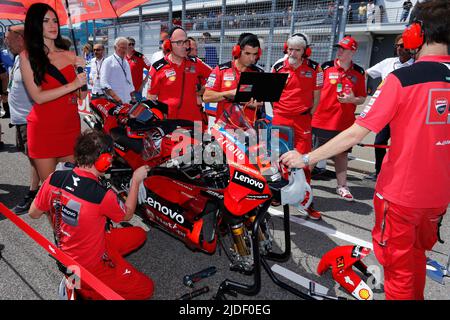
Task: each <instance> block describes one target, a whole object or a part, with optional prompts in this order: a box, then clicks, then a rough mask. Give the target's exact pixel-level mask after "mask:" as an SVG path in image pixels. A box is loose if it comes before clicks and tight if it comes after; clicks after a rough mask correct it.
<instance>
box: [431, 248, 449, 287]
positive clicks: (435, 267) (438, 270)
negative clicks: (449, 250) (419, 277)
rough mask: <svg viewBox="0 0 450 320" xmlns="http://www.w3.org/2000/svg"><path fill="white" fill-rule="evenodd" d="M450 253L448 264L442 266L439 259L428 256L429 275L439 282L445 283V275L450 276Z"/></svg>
mask: <svg viewBox="0 0 450 320" xmlns="http://www.w3.org/2000/svg"><path fill="white" fill-rule="evenodd" d="M449 268H450V255H449V257H448V261H447V266H441V265H440V264H439V263H438V262H437V261H435V260H431V259H430V258H427V276H428V277H429V278H431V280H434V281H436V282H437V283H440V284H444V277H450V272H449Z"/></svg>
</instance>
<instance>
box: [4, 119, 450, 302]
mask: <svg viewBox="0 0 450 320" xmlns="http://www.w3.org/2000/svg"><path fill="white" fill-rule="evenodd" d="M0 121H1V124H2V130H3V132H4V135H3V139H2V140H3V141H4V142H5V144H6V147H5V150H3V151H0V163H1V169H0V170H1V171H0V201H1V202H3V203H4V204H5V205H6V206H7V207H9V208H12V207H13V206H14V205H15V204H16V203H17V202H18V201H20V200H21V199H22V198H23V196H24V195H25V194H26V193H27V190H28V161H27V159H26V157H25V156H24V155H23V154H22V153H19V152H17V151H16V149H15V138H14V137H15V132H14V130H13V129H9V128H8V126H7V123H8V120H6V119H0ZM371 139H372V138H369V139H368V140H367V143H370V140H371ZM372 141H373V140H372ZM355 152H361V150H359V151H358V150H355ZM366 153H367V156H368V157H367V159H370V154H371V152H368V151H367V152H366ZM357 156H358V157H359V156H360V155H357ZM372 161H373V160H372ZM351 167H352V168H353V169H354V170H356V171H350V172H349V186H350V188H351V191H352V192H353V195H354V196H355V198H356V202H354V203H348V202H345V201H344V200H341V199H339V198H338V196H337V195H336V194H335V186H336V180H335V176H334V172H333V171H332V170H333V167H328V168H329V169H331V170H328V171H327V172H326V173H325V174H324V175H322V176H318V177H316V179H314V180H313V183H312V186H313V190H314V197H315V200H314V202H315V206H316V208H317V209H318V210H320V211H322V212H323V220H321V221H319V222H314V221H311V220H307V219H305V218H303V217H301V216H300V215H299V214H298V213H297V212H296V210H295V208H291V214H292V219H291V245H292V256H291V258H290V260H289V261H288V262H286V263H273V262H269V264H270V266H271V267H272V269H273V270H275V271H276V272H278V273H277V275H279V277H280V279H282V280H283V281H286V282H287V283H288V284H290V285H292V286H294V287H295V288H299V289H301V290H302V289H304V287H303V286H301V285H300V284H298V283H296V282H294V281H297V282H302V281H306V283H307V281H308V280H312V281H315V282H316V283H317V284H318V286H317V288H318V289H319V290H321V288H322V287H323V288H322V290H323V292H327V293H328V294H329V295H332V296H340V297H346V298H350V299H353V298H352V297H351V296H350V295H349V294H347V293H346V292H345V291H343V289H342V288H341V287H340V286H339V285H338V284H336V283H335V281H334V280H333V279H332V277H331V273H330V272H327V273H326V274H325V275H323V276H318V275H317V273H316V268H317V265H318V263H319V261H320V258H321V257H322V255H323V254H324V253H325V252H327V251H328V250H330V249H332V248H334V247H336V246H339V245H349V244H354V243H356V244H362V245H369V246H370V243H371V235H370V232H371V228H372V226H373V221H374V214H373V208H372V197H373V188H374V182H372V181H369V180H365V179H363V173H360V172H357V171H361V172H363V171H365V170H367V162H364V161H363V162H361V164H358V160H353V161H351ZM424 192H427V190H424ZM277 210H278V211H277ZM280 211H281V207H277V208H273V207H272V208H271V209H270V212H271V214H272V216H273V218H272V221H273V222H274V226H275V233H274V238H275V244H276V247H278V248H277V250H280V249H279V248H284V244H283V240H282V239H284V238H283V236H282V224H281V218H280V217H279V216H278V215H279V213H280ZM21 218H23V219H24V220H25V221H26V222H27V223H29V224H30V225H31V226H32V227H33V228H35V229H36V230H37V231H38V232H40V233H41V234H42V235H44V236H45V237H46V238H48V239H49V240H52V235H51V231H50V227H49V225H48V222H47V221H46V219H40V220H32V219H30V218H29V217H28V215H27V214H23V215H21ZM449 221H450V219H449V218H445V219H444V222H443V226H442V228H441V237H442V238H443V239H444V240H446V242H445V243H444V244H440V243H438V244H436V245H435V247H434V248H433V251H431V252H429V253H428V256H429V257H430V258H432V259H434V260H436V261H438V262H439V263H441V264H445V263H446V262H447V259H448V254H449V253H450V222H449ZM132 223H133V224H137V225H139V224H141V221H140V220H139V219H138V218H133V220H132ZM0 244H3V245H5V249H4V250H3V252H2V258H1V259H0V300H56V299H58V295H57V288H58V285H59V282H60V280H61V278H62V275H61V273H60V272H59V271H58V269H57V268H56V265H55V262H54V260H53V259H51V258H50V257H49V256H48V254H47V253H46V252H45V251H44V250H43V249H42V248H41V247H39V246H38V245H37V244H36V243H35V242H34V241H33V240H32V239H30V238H29V237H28V236H27V235H25V234H24V233H23V232H22V231H21V230H19V229H18V228H17V227H16V226H15V225H14V224H13V223H11V222H10V221H8V220H7V219H5V218H4V217H3V216H0ZM128 260H129V261H130V262H131V263H132V264H134V265H135V266H136V267H137V268H138V269H139V270H141V271H142V272H144V273H145V274H147V275H148V276H150V277H151V278H152V279H153V280H154V281H155V294H154V299H160V300H171V299H176V298H178V297H179V296H181V295H183V294H185V293H188V292H190V291H191V289H189V288H187V287H185V286H184V285H183V282H182V279H183V276H184V275H186V274H191V273H194V272H196V271H199V270H201V269H203V268H206V267H209V266H215V267H216V268H217V273H216V274H215V275H213V276H211V277H209V278H207V279H203V280H201V281H200V282H198V283H197V284H196V285H195V288H200V287H203V286H206V285H207V286H209V288H210V291H209V292H208V293H206V294H204V295H202V296H200V297H198V298H196V300H200V299H202V300H203V299H204V300H206V299H210V298H211V297H212V296H213V294H214V293H215V292H216V290H217V288H218V287H219V284H220V283H221V281H222V280H224V279H225V278H228V279H231V280H236V281H242V282H244V283H251V281H252V278H251V277H248V276H244V275H241V274H238V273H236V272H231V271H230V270H229V263H228V260H227V258H226V256H225V254H224V253H223V252H222V254H220V252H219V250H218V251H216V253H215V254H213V255H207V254H204V253H200V252H192V251H191V250H189V249H188V248H187V247H185V246H184V245H183V244H182V243H181V242H180V241H178V240H176V239H174V238H172V237H171V236H169V235H167V234H165V233H164V232H162V231H159V230H158V229H155V228H150V229H149V232H148V240H147V242H146V243H145V245H144V246H143V247H142V248H141V249H140V250H139V251H137V252H135V253H133V254H131V255H130V256H129V257H128ZM364 262H365V264H366V265H368V266H370V268H371V269H372V270H375V271H377V270H378V271H379V273H380V274H382V272H381V269H380V268H381V267H380V266H379V265H378V263H377V261H376V259H375V256H374V255H373V253H371V254H370V255H369V256H368V257H366V258H364ZM285 276H286V277H287V278H286V277H285ZM299 279H300V280H299ZM301 279H303V280H301ZM305 279H307V280H305ZM381 280H382V279H381ZM381 282H382V281H381ZM445 282H446V284H445V285H441V284H438V283H437V282H434V281H432V280H431V279H429V278H427V284H426V289H425V298H426V299H431V300H443V299H449V298H450V279H449V278H446V280H445ZM374 297H375V299H377V300H380V299H381V300H382V299H384V293H383V286H382V283H381V284H379V285H378V288H375V289H374ZM229 298H230V299H260V300H292V299H298V298H297V297H296V296H295V295H293V294H291V293H289V292H288V291H286V290H283V289H281V288H280V287H278V286H276V285H275V284H274V283H273V282H272V281H271V279H270V278H269V277H268V275H267V273H266V272H264V271H263V272H262V288H261V291H260V292H259V294H257V295H256V296H252V297H247V296H244V295H239V296H238V297H237V298H233V297H229Z"/></svg>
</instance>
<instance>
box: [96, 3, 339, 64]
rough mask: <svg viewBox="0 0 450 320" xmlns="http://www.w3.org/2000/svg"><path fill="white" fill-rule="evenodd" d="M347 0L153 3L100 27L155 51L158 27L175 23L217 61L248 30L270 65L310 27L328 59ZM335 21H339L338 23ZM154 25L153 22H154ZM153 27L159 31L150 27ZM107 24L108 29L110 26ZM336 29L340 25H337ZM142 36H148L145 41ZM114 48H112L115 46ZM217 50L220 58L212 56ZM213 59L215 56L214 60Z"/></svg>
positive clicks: (319, 55)
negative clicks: (294, 35)
mask: <svg viewBox="0 0 450 320" xmlns="http://www.w3.org/2000/svg"><path fill="white" fill-rule="evenodd" d="M340 1H342V0H332V1H330V0H316V1H308V0H218V1H208V2H204V1H201V0H181V2H179V3H175V2H172V1H163V2H159V3H155V2H152V3H149V4H145V5H143V6H141V7H140V8H139V9H135V10H134V12H130V13H129V14H128V15H125V17H121V18H120V19H117V20H114V21H110V23H109V25H106V26H104V27H102V28H100V29H98V30H97V32H101V33H102V34H103V35H104V34H107V35H108V44H109V47H110V49H111V43H112V42H113V41H114V38H115V37H117V36H120V35H125V36H128V35H129V34H133V35H134V37H135V39H136V43H137V44H138V45H139V46H138V48H139V49H140V51H142V52H144V53H145V54H146V55H151V54H152V53H153V52H154V51H156V50H157V42H158V41H157V40H158V39H155V37H158V36H159V35H156V32H154V30H153V29H154V28H155V25H156V24H159V29H160V30H167V29H169V28H170V27H171V26H172V25H181V26H183V27H184V28H185V29H186V31H187V32H188V35H189V36H191V37H194V38H195V39H196V40H197V42H198V47H199V57H200V58H202V59H204V60H207V62H208V63H209V64H211V65H212V66H214V65H215V64H217V63H223V62H226V61H229V60H230V59H231V49H232V47H233V46H234V45H235V44H236V43H237V39H238V37H239V35H240V34H241V33H243V32H252V33H255V34H256V35H258V37H259V38H260V40H261V45H262V49H263V55H262V57H261V59H260V61H259V64H260V65H261V66H262V67H264V68H265V69H266V70H267V71H268V70H270V67H271V66H272V65H273V63H274V62H275V61H277V60H278V59H279V58H281V57H283V55H284V54H283V52H282V51H283V44H284V42H285V41H286V40H287V38H288V36H289V34H292V33H296V32H304V33H306V34H307V35H308V36H309V37H310V39H311V44H312V50H313V55H312V59H314V60H316V61H318V62H324V61H325V60H327V59H329V58H330V57H331V53H332V51H331V50H332V46H331V44H333V43H334V42H335V41H336V39H335V38H336V37H335V34H336V30H337V29H336V28H337V25H338V21H339V18H340V17H341V16H342V14H340V12H341V10H338V9H339V8H340V9H342V6H338V5H337V3H338V2H340ZM333 22H334V23H333ZM150 25H151V26H150ZM151 28H153V29H152V30H153V32H148V30H150V29H151ZM105 30H106V32H105ZM333 30H334V31H333ZM141 39H142V41H141ZM110 52H111V51H110ZM211 56H212V57H214V56H216V57H217V58H212V59H208V58H209V57H211ZM208 60H209V61H208Z"/></svg>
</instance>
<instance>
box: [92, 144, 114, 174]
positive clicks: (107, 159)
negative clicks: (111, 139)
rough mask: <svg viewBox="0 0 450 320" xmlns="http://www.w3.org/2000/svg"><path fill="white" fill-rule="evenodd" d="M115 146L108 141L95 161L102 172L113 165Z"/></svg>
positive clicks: (95, 164) (95, 165) (98, 169)
mask: <svg viewBox="0 0 450 320" xmlns="http://www.w3.org/2000/svg"><path fill="white" fill-rule="evenodd" d="M112 152H113V148H112V145H111V143H107V144H106V145H104V146H103V147H102V148H101V149H100V154H99V156H98V157H97V160H95V162H94V167H95V169H97V171H98V172H100V173H105V172H106V171H108V169H109V168H111V166H112V162H113V154H112Z"/></svg>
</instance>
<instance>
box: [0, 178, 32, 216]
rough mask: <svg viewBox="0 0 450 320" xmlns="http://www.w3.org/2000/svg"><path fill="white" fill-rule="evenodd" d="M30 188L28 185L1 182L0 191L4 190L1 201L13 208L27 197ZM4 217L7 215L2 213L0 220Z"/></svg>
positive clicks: (0, 196)
mask: <svg viewBox="0 0 450 320" xmlns="http://www.w3.org/2000/svg"><path fill="white" fill-rule="evenodd" d="M29 189H30V188H29V187H26V186H20V185H11V184H0V191H2V194H0V202H2V203H3V204H4V205H5V206H6V207H8V208H10V209H12V208H13V207H14V206H15V205H16V204H17V203H18V202H19V201H21V200H22V199H23V198H24V197H25V195H26V194H27V193H28V190H29ZM4 219H5V217H4V216H3V215H0V221H1V220H4Z"/></svg>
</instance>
